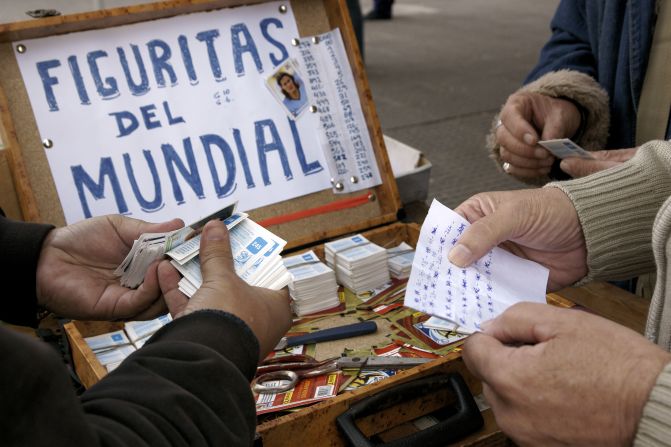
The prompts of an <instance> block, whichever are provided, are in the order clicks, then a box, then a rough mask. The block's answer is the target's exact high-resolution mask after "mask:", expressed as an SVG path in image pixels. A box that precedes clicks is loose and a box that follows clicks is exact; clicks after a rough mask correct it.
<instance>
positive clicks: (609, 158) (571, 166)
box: [559, 147, 638, 178]
mask: <svg viewBox="0 0 671 447" xmlns="http://www.w3.org/2000/svg"><path fill="white" fill-rule="evenodd" d="M637 150H638V148H637V147H632V148H630V149H615V150H610V151H594V152H590V154H592V155H593V156H594V158H595V159H594V160H590V159H587V158H579V157H571V158H565V159H563V160H562V161H561V164H560V165H559V167H560V168H561V170H562V171H564V172H566V173H567V174H568V175H570V176H571V177H573V178H578V177H585V176H587V175H590V174H594V173H595V172H599V171H603V170H604V169H608V168H612V167H613V166H619V165H621V164H622V163H624V162H625V161H628V160H630V159H632V158H634V155H636V151H637Z"/></svg>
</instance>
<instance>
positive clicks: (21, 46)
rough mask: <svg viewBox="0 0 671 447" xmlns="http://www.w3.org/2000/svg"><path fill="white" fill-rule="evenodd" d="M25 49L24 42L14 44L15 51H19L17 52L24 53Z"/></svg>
mask: <svg viewBox="0 0 671 447" xmlns="http://www.w3.org/2000/svg"><path fill="white" fill-rule="evenodd" d="M26 50H27V48H26V46H25V45H24V44H22V43H20V44H18V45H17V46H16V51H17V53H19V54H23V53H25V52H26Z"/></svg>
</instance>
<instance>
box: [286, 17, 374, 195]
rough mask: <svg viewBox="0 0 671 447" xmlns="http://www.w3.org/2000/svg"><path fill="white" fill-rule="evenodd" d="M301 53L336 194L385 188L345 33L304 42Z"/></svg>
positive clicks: (301, 41)
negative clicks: (371, 188)
mask: <svg viewBox="0 0 671 447" xmlns="http://www.w3.org/2000/svg"><path fill="white" fill-rule="evenodd" d="M299 47H300V55H301V60H302V62H303V65H304V66H305V71H306V72H307V74H308V85H309V87H310V90H311V92H312V95H313V98H314V104H315V106H316V107H317V111H318V112H319V124H320V128H319V141H320V142H321V145H322V148H323V150H324V154H325V157H326V162H327V163H328V168H329V172H331V178H332V179H333V185H334V190H335V192H340V193H346V192H353V191H359V190H361V189H367V188H370V187H373V186H376V185H379V184H380V183H381V182H382V181H381V179H380V172H379V170H378V167H377V163H376V161H375V156H374V154H373V146H372V143H371V140H370V135H369V134H368V128H367V127H366V121H365V120H364V116H363V111H362V110H361V104H360V103H359V99H358V96H357V90H356V85H355V83H354V77H353V76H352V70H351V69H350V66H349V64H348V62H347V54H346V53H345V46H344V44H343V41H342V36H341V35H340V31H339V30H337V29H336V30H333V31H331V32H328V33H324V34H321V35H319V36H315V37H313V38H311V39H301V40H300V43H299Z"/></svg>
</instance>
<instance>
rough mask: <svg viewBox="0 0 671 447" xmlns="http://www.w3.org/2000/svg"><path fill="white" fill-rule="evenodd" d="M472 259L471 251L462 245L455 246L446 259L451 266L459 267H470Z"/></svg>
mask: <svg viewBox="0 0 671 447" xmlns="http://www.w3.org/2000/svg"><path fill="white" fill-rule="evenodd" d="M472 257H473V253H472V252H471V250H470V249H469V248H468V247H466V246H465V245H463V244H457V245H455V246H454V248H453V249H452V250H450V254H449V255H448V259H449V260H450V262H451V263H452V264H455V265H458V266H459V267H466V266H467V265H470V264H471V262H472V260H471V258H472Z"/></svg>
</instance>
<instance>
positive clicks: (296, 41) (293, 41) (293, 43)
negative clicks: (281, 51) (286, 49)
mask: <svg viewBox="0 0 671 447" xmlns="http://www.w3.org/2000/svg"><path fill="white" fill-rule="evenodd" d="M299 43H300V41H299V40H298V39H296V38H295V37H294V38H293V39H291V45H293V46H295V47H297V46H298V44H299Z"/></svg>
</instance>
